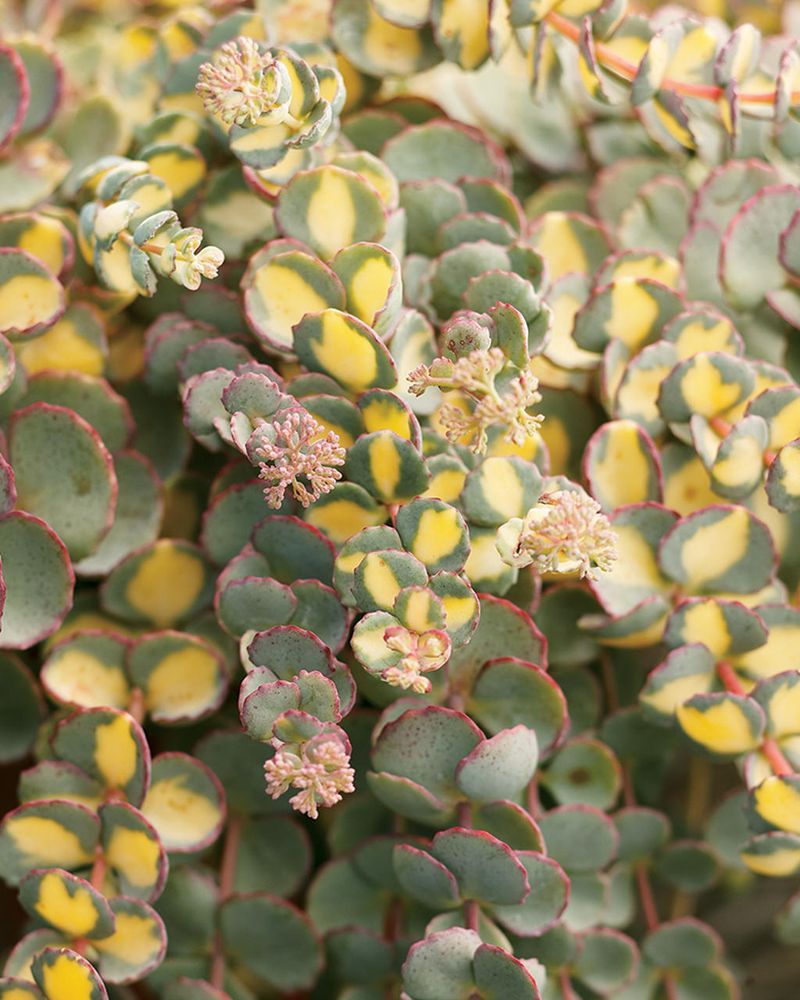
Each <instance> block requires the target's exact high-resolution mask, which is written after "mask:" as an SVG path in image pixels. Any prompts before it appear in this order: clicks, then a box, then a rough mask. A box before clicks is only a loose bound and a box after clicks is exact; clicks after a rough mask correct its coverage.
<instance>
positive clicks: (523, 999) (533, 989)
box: [473, 944, 540, 1000]
mask: <svg viewBox="0 0 800 1000" xmlns="http://www.w3.org/2000/svg"><path fill="white" fill-rule="evenodd" d="M473 971H474V975H475V985H476V986H477V987H478V989H479V990H480V995H481V997H485V998H486V1000H502V998H504V997H509V996H514V997H519V998H520V1000H540V994H539V988H538V986H537V985H536V980H535V979H534V978H533V975H532V974H531V973H530V971H529V970H528V968H527V966H526V964H525V963H524V962H521V961H520V960H519V959H518V958H514V956H513V955H510V954H509V953H508V952H507V951H505V950H504V949H503V948H498V947H497V946H496V945H491V944H482V945H481V946H480V947H479V948H478V949H477V950H476V952H475V957H474V959H473Z"/></svg>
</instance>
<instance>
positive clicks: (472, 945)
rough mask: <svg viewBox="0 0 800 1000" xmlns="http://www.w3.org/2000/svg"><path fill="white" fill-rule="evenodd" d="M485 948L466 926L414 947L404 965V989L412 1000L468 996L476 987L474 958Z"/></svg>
mask: <svg viewBox="0 0 800 1000" xmlns="http://www.w3.org/2000/svg"><path fill="white" fill-rule="evenodd" d="M480 945H481V939H480V937H478V935H477V934H476V933H475V931H468V930H465V929H464V928H463V927H453V928H452V929H451V930H447V931H439V932H438V933H436V934H431V936H430V937H427V938H424V939H423V940H422V941H417V942H416V944H413V945H412V946H411V949H410V951H409V952H408V956H407V958H406V960H405V962H404V963H403V987H404V988H405V991H406V992H407V993H408V995H409V996H410V997H411V998H412V1000H450V998H452V997H453V996H454V995H455V996H459V995H463V996H468V995H469V992H470V991H471V989H472V988H473V986H474V978H473V973H472V957H473V955H474V954H475V952H476V951H477V949H478V948H479V947H480Z"/></svg>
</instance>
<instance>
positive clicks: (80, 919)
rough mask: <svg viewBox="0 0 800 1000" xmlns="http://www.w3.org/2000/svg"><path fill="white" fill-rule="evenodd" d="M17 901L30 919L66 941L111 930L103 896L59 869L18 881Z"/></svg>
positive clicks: (37, 872)
mask: <svg viewBox="0 0 800 1000" xmlns="http://www.w3.org/2000/svg"><path fill="white" fill-rule="evenodd" d="M19 900H20V903H22V905H23V906H24V907H25V909H26V911H27V912H28V913H29V914H30V915H31V916H33V917H39V918H40V919H41V920H44V921H45V923H47V924H49V925H50V926H51V927H54V928H55V929H56V930H58V931H61V932H62V933H63V934H65V935H67V936H68V937H70V938H82V937H84V938H85V937H89V938H102V937H106V936H107V935H108V934H111V933H112V932H113V930H114V913H113V910H112V909H111V907H110V906H109V904H108V902H107V901H106V898H105V896H103V895H102V894H101V893H99V892H98V891H97V889H95V888H93V887H92V886H91V885H90V884H89V883H88V882H87V881H85V880H84V879H82V878H78V876H77V875H70V874H69V872H66V871H62V870H61V869H60V868H43V869H42V868H40V869H35V870H34V871H32V872H29V874H27V875H26V876H25V878H23V879H22V881H21V882H20V889H19Z"/></svg>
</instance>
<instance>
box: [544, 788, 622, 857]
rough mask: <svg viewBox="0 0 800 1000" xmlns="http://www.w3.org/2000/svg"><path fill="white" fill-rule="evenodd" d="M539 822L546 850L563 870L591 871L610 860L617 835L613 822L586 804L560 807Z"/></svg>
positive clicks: (614, 852)
mask: <svg viewBox="0 0 800 1000" xmlns="http://www.w3.org/2000/svg"><path fill="white" fill-rule="evenodd" d="M539 825H540V827H541V830H542V836H543V837H544V842H545V845H546V847H547V850H548V853H549V854H550V855H551V856H552V857H553V858H554V860H556V861H557V862H558V863H559V864H560V865H562V866H563V867H564V868H565V869H566V870H567V872H569V873H572V872H595V871H597V870H598V869H600V868H604V867H605V866H606V865H607V864H609V862H610V861H612V860H613V859H614V857H615V856H616V852H617V846H618V842H619V836H618V834H617V831H616V828H615V826H614V824H613V823H612V822H611V820H610V819H608V817H607V816H605V815H604V814H603V813H602V812H600V810H599V809H594V808H592V807H590V806H583V805H574V806H560V807H559V808H558V809H552V810H550V812H548V813H545V814H544V816H542V818H541V820H540V822H539Z"/></svg>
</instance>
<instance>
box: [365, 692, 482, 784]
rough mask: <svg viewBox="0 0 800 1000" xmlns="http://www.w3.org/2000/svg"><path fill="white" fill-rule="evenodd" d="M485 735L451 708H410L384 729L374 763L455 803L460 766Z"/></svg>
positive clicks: (378, 739) (382, 769) (376, 749)
mask: <svg viewBox="0 0 800 1000" xmlns="http://www.w3.org/2000/svg"><path fill="white" fill-rule="evenodd" d="M482 735H483V734H482V733H481V731H480V730H479V729H478V727H477V726H476V725H475V723H474V722H472V721H471V720H470V719H468V718H467V716H465V715H462V714H461V713H459V712H455V711H453V710H451V709H446V708H439V707H438V706H433V705H431V706H429V707H427V708H420V709H411V710H409V711H407V712H404V713H403V714H402V715H401V716H400V718H398V719H397V720H395V721H394V722H389V723H388V724H387V725H386V726H384V727H383V729H382V730H381V732H380V735H379V736H378V738H377V742H376V743H375V747H374V750H373V754H372V764H373V767H374V768H375V770H376V771H386V772H388V773H389V774H391V775H395V776H397V777H400V778H408V779H411V781H414V782H416V783H418V784H419V785H421V786H422V787H423V788H425V789H426V790H427V791H428V792H429V793H431V794H432V795H434V796H435V797H436V798H437V799H439V800H441V801H445V802H450V801H455V800H456V799H457V798H460V792H459V790H458V788H457V786H456V783H455V778H456V769H457V767H458V764H459V762H460V761H461V760H462V758H463V757H465V756H466V755H467V754H468V753H469V752H470V751H471V750H472V749H473V748H474V747H475V746H476V745H477V744H478V743H479V742H480V740H481V739H482Z"/></svg>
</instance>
